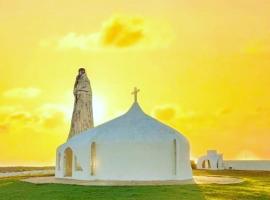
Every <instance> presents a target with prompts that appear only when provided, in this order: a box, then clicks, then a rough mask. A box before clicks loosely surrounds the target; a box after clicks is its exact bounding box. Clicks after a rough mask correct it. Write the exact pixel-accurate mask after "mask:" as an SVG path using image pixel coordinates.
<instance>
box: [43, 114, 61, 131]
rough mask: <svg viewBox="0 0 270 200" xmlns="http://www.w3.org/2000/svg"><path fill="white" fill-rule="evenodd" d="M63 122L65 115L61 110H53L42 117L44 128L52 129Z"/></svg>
mask: <svg viewBox="0 0 270 200" xmlns="http://www.w3.org/2000/svg"><path fill="white" fill-rule="evenodd" d="M64 123H65V116H64V113H62V112H54V113H52V114H51V115H50V116H48V117H46V118H44V119H43V125H44V127H45V128H48V129H53V128H56V127H59V126H61V125H63V124H64Z"/></svg>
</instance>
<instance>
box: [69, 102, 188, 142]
mask: <svg viewBox="0 0 270 200" xmlns="http://www.w3.org/2000/svg"><path fill="white" fill-rule="evenodd" d="M177 137H178V138H179V139H181V140H182V141H183V142H184V143H186V144H188V141H187V140H186V138H185V137H184V136H183V135H182V134H180V133H179V132H178V131H176V130H175V129H173V128H171V127H169V126H167V125H165V124H163V123H161V122H160V121H158V120H156V119H154V118H152V117H151V116H149V115H147V114H145V113H144V111H143V110H142V109H141V107H140V105H139V104H138V103H137V102H136V101H135V102H134V103H133V105H132V106H131V108H130V109H129V110H128V111H127V112H126V113H125V114H123V115H121V116H119V117H117V118H115V119H113V120H110V121H108V122H106V123H104V124H101V125H99V126H97V127H95V128H91V129H89V130H87V131H85V132H82V133H81V134H78V135H76V136H74V137H72V138H71V139H69V140H68V141H67V143H70V144H74V143H80V144H82V143H84V142H87V143H88V142H89V140H92V141H93V140H95V141H97V142H98V141H99V142H120V141H125V142H131V141H144V142H154V141H166V139H167V140H168V139H169V140H171V139H173V138H177Z"/></svg>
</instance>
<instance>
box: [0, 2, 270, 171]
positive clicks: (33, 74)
mask: <svg viewBox="0 0 270 200" xmlns="http://www.w3.org/2000/svg"><path fill="white" fill-rule="evenodd" d="M269 10H270V1H268V0H228V1H215V0H205V1H200V0H183V1H175V0H166V1H165V0H155V1H152V0H149V1H143V0H114V1H109V0H91V1H87V0H82V1H75V0H74V1H68V0H65V1H63V0H59V1H53V0H47V1H36V0H13V1H3V0H0V44H1V46H0V166H7V165H35V166H38V165H53V164H54V163H55V150H56V147H57V146H59V145H60V144H62V143H64V142H65V141H66V139H67V136H68V132H69V128H70V119H71V114H72V109H73V100H74V99H73V94H72V89H73V85H74V81H75V77H76V75H77V70H78V68H79V67H85V68H86V71H87V74H88V76H89V78H90V81H91V86H92V90H93V107H94V108H93V109H94V121H95V125H98V124H102V123H104V122H106V121H108V120H110V119H112V118H114V117H117V116H119V115H121V114H123V113H124V112H126V111H127V110H128V109H129V107H130V106H131V104H132V102H133V97H132V95H131V92H132V90H133V88H134V87H135V86H136V87H138V88H140V92H139V94H138V101H139V103H140V105H141V107H142V108H143V110H144V111H145V112H146V113H148V114H149V115H151V116H153V117H155V118H157V119H159V120H160V121H162V122H164V123H166V124H168V125H170V126H171V127H173V128H175V129H177V130H178V131H179V132H181V133H182V134H184V135H185V136H186V137H187V138H188V139H189V142H190V146H191V158H192V159H196V158H197V157H199V156H200V155H203V154H205V152H206V150H208V149H216V150H218V152H220V153H223V156H224V159H270V148H269V144H270V92H269V85H270V78H269V77H270V57H269V53H270V37H269V36H270V23H269V21H270V12H269Z"/></svg>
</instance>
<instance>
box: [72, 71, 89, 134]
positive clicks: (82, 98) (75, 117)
mask: <svg viewBox="0 0 270 200" xmlns="http://www.w3.org/2000/svg"><path fill="white" fill-rule="evenodd" d="M73 94H74V97H75V102H74V108H73V114H72V120H71V127H70V132H69V136H68V139H70V138H71V137H73V136H74V135H76V134H79V133H81V132H83V131H85V130H87V129H90V128H92V127H93V126H94V120H93V108H92V90H91V86H90V81H89V79H88V77H87V74H86V72H85V69H84V68H80V69H79V74H78V75H77V77H76V81H75V84H74V90H73Z"/></svg>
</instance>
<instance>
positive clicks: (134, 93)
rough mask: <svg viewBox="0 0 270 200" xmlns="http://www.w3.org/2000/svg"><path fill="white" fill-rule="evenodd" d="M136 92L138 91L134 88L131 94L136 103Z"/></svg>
mask: <svg viewBox="0 0 270 200" xmlns="http://www.w3.org/2000/svg"><path fill="white" fill-rule="evenodd" d="M138 92H140V90H139V89H137V88H136V87H134V90H133V92H131V94H132V95H134V101H135V102H137V94H138Z"/></svg>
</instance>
